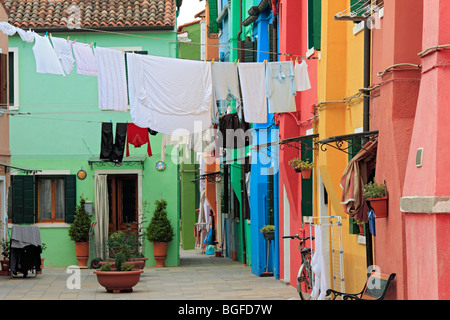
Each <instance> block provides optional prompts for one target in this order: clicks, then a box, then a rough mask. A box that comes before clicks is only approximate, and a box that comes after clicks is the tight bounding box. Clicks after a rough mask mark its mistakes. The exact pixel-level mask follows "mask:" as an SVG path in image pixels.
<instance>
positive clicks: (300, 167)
mask: <svg viewBox="0 0 450 320" xmlns="http://www.w3.org/2000/svg"><path fill="white" fill-rule="evenodd" d="M288 164H289V166H291V167H292V168H293V169H294V170H295V172H301V173H302V178H303V179H309V178H311V171H312V168H314V163H313V162H310V161H309V159H306V160H301V159H299V158H297V157H295V158H292V159H291V160H289V162H288Z"/></svg>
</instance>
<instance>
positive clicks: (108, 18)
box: [0, 0, 176, 29]
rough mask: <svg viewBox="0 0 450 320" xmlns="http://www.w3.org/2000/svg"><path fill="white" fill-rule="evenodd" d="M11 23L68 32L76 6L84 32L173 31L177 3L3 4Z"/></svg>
mask: <svg viewBox="0 0 450 320" xmlns="http://www.w3.org/2000/svg"><path fill="white" fill-rule="evenodd" d="M0 1H3V3H4V4H5V7H6V8H7V9H8V11H9V22H10V23H11V24H13V25H14V26H16V27H18V28H26V29H28V28H37V29H39V28H49V27H50V28H63V29H66V28H67V21H70V16H71V14H74V13H75V11H74V10H73V8H72V6H73V5H75V6H76V7H75V8H76V9H78V10H79V15H80V21H79V23H80V26H81V28H99V27H102V28H111V27H116V28H121V27H136V28H142V27H145V28H147V27H149V28H151V27H155V26H161V27H173V26H175V22H176V5H175V1H173V0H122V1H117V0H72V1H67V0H40V1H37V0H0Z"/></svg>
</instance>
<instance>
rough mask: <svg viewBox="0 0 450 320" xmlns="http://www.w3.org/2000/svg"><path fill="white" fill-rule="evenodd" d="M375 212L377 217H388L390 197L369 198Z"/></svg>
mask: <svg viewBox="0 0 450 320" xmlns="http://www.w3.org/2000/svg"><path fill="white" fill-rule="evenodd" d="M367 201H369V202H370V205H371V206H372V209H373V211H374V212H375V218H387V216H388V197H383V198H373V199H367Z"/></svg>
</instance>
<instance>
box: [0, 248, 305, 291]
mask: <svg viewBox="0 0 450 320" xmlns="http://www.w3.org/2000/svg"><path fill="white" fill-rule="evenodd" d="M180 264H181V265H180V266H179V267H166V268H155V267H145V269H144V272H143V273H142V274H141V279H140V281H139V283H138V284H137V285H136V286H135V287H134V289H133V292H131V293H115V294H112V293H107V292H106V290H105V289H104V288H103V287H102V286H100V285H99V284H98V282H97V277H96V275H95V274H93V270H92V269H81V289H72V290H71V289H69V288H67V284H66V282H67V279H68V278H69V277H70V275H71V274H69V273H66V268H50V267H45V268H44V269H43V271H42V274H38V275H37V276H36V277H35V278H34V276H33V275H30V276H29V277H28V278H22V277H17V278H14V277H0V300H23V299H25V300H299V296H298V293H297V290H296V289H295V288H294V287H292V286H289V285H286V284H285V283H284V282H282V281H280V280H276V279H275V278H274V277H258V276H256V275H254V274H252V273H251V270H250V269H251V268H250V267H249V266H243V265H242V264H241V263H239V262H237V261H232V260H231V259H229V258H217V257H215V256H211V255H202V254H200V253H197V252H196V251H195V250H189V251H181V252H180Z"/></svg>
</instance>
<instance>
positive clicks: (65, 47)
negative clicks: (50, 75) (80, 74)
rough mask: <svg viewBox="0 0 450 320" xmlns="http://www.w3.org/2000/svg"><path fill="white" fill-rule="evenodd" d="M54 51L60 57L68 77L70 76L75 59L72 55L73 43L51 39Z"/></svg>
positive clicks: (60, 39)
mask: <svg viewBox="0 0 450 320" xmlns="http://www.w3.org/2000/svg"><path fill="white" fill-rule="evenodd" d="M51 40H52V44H53V49H54V50H55V53H56V56H57V57H58V59H59V61H60V62H61V65H62V67H63V70H64V72H65V73H66V75H69V74H70V73H71V72H72V70H73V67H74V64H75V59H74V58H73V54H72V41H67V40H65V39H62V38H54V37H51Z"/></svg>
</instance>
